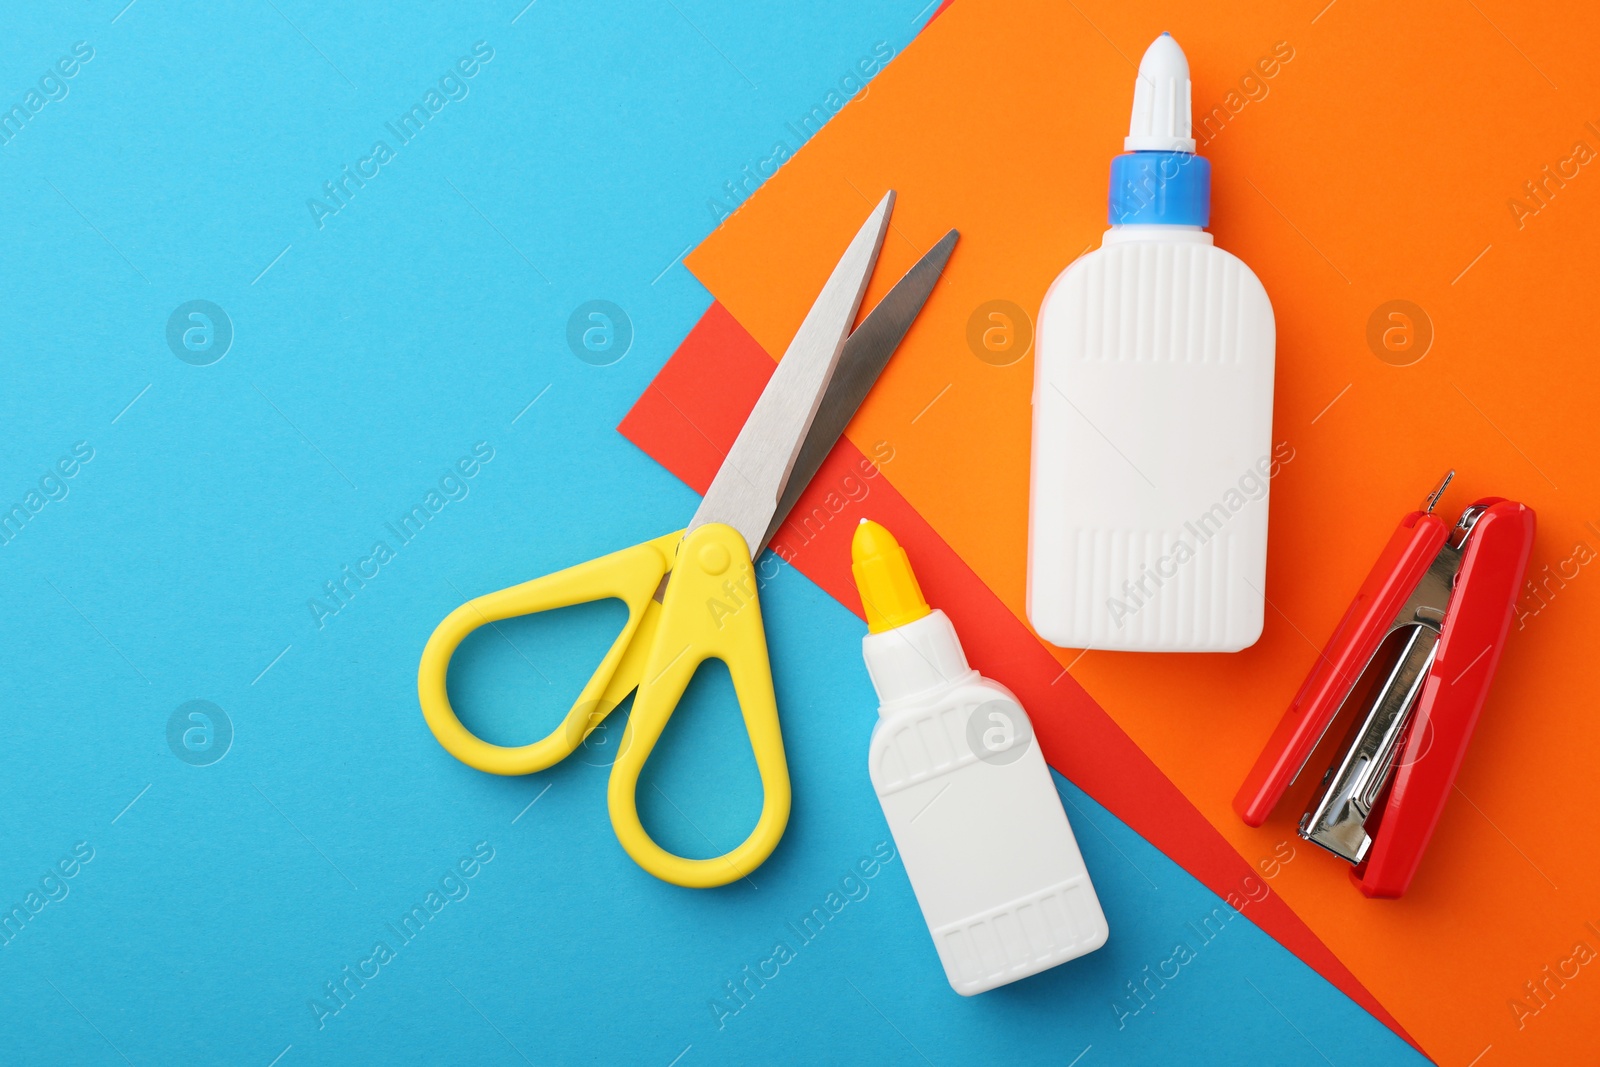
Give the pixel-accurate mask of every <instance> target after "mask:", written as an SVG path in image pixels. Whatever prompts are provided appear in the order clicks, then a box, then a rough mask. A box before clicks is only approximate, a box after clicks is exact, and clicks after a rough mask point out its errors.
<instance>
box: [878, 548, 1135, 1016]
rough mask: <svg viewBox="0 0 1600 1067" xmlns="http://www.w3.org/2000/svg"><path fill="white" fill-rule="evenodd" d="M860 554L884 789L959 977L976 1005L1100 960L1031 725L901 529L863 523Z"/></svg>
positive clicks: (1096, 903)
mask: <svg viewBox="0 0 1600 1067" xmlns="http://www.w3.org/2000/svg"><path fill="white" fill-rule="evenodd" d="M850 556H851V570H852V571H853V572H854V574H855V579H856V588H857V589H858V590H859V591H860V593H861V603H862V606H863V607H864V608H865V609H866V613H867V629H868V631H869V632H868V634H867V636H866V637H865V638H863V639H862V642H861V652H862V655H863V656H864V657H865V658H866V661H867V673H868V674H869V675H871V676H872V685H873V687H874V688H875V689H876V690H877V691H878V700H879V702H880V705H881V706H880V707H879V708H878V715H879V719H878V725H877V729H876V730H874V732H873V734H872V748H871V755H870V757H869V760H868V766H869V769H870V772H871V775H872V786H873V788H874V789H875V790H876V791H877V794H878V801H879V803H881V804H882V805H883V814H884V817H885V818H886V819H887V820H888V822H889V830H890V832H891V833H893V834H894V842H895V846H896V847H897V848H898V849H899V852H900V858H901V861H902V862H903V863H904V864H905V869H906V874H907V875H908V876H910V878H911V888H912V890H913V891H915V893H916V895H917V903H918V905H920V906H921V908H922V918H923V921H925V922H926V923H927V924H928V932H929V933H930V934H932V935H933V944H934V948H935V949H937V950H938V953H939V961H940V962H941V963H943V964H944V973H945V977H946V978H948V979H949V980H950V985H951V986H952V987H953V988H954V989H955V991H956V992H957V993H960V994H961V995H962V996H971V995H972V994H974V993H982V992H983V991H984V990H987V989H993V988H995V987H996V986H1002V985H1005V984H1006V983H1007V982H1014V981H1016V980H1017V979H1019V978H1026V977H1027V976H1028V975H1030V974H1036V973H1038V972H1039V971H1042V970H1045V969H1047V968H1050V967H1054V966H1055V965H1056V964H1058V963H1064V962H1066V961H1067V960H1070V959H1073V958H1074V957H1077V956H1082V955H1083V954H1084V953H1086V952H1093V951H1094V950H1095V949H1097V948H1099V947H1100V946H1101V945H1103V944H1105V943H1106V935H1107V933H1108V928H1107V926H1106V917H1105V913H1104V912H1102V911H1101V910H1100V898H1099V897H1098V896H1096V895H1095V891H1094V885H1093V884H1092V883H1091V882H1090V881H1089V871H1088V869H1087V868H1085V867H1084V865H1083V856H1082V854H1081V853H1079V851H1078V842H1077V839H1076V838H1074V837H1073V836H1072V827H1071V826H1069V825H1068V824H1067V816H1066V813H1065V812H1064V811H1063V810H1062V808H1061V798H1060V795H1059V794H1057V793H1056V790H1055V783H1054V782H1053V781H1052V780H1051V778H1050V771H1049V769H1048V768H1047V767H1046V766H1045V762H1044V756H1043V754H1041V753H1040V751H1039V745H1038V743H1037V742H1036V740H1035V738H1034V736H1033V728H1032V726H1031V724H1030V723H1029V722H1028V715H1027V713H1026V712H1024V711H1023V710H1022V706H1021V705H1020V704H1018V703H1017V698H1016V697H1014V696H1012V695H1011V692H1010V690H1008V689H1006V687H1005V686H1003V685H1000V684H999V683H997V682H992V681H990V680H989V679H987V678H984V677H983V676H981V675H980V674H978V672H977V671H975V670H973V669H972V668H971V667H969V666H968V665H967V657H966V654H965V653H963V652H962V651H961V642H960V641H959V640H957V638H956V631H955V627H953V626H951V625H950V620H949V619H948V618H947V617H946V616H945V614H944V612H942V611H937V610H932V609H930V608H929V607H928V603H927V601H926V600H924V599H923V597H922V590H921V589H920V587H919V586H918V585H917V579H916V576H915V575H914V574H912V572H911V563H910V561H909V560H908V559H907V558H906V553H905V550H904V549H903V548H901V547H900V545H899V544H898V543H897V542H896V541H895V539H894V537H893V535H891V534H890V533H889V531H888V530H886V529H884V528H883V527H882V526H880V525H878V524H877V523H875V522H868V521H867V520H865V519H863V520H862V522H861V525H860V526H858V527H856V532H855V539H854V541H853V542H852V544H851V548H850Z"/></svg>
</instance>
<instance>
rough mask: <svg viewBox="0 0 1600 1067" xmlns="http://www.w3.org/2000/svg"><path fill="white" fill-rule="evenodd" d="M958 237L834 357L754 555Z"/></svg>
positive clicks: (935, 251) (942, 242)
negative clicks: (835, 361) (825, 385)
mask: <svg viewBox="0 0 1600 1067" xmlns="http://www.w3.org/2000/svg"><path fill="white" fill-rule="evenodd" d="M960 237H961V235H960V234H959V233H957V232H956V231H955V230H951V231H950V232H949V233H947V234H945V235H944V236H943V237H941V238H940V239H939V243H938V244H936V245H934V246H933V247H932V248H930V249H929V250H928V254H927V255H925V256H923V257H922V258H921V259H919V260H917V262H916V265H915V266H913V267H912V268H911V269H910V270H908V271H907V272H906V273H905V276H904V277H903V278H901V279H900V280H899V281H898V282H896V283H895V286H894V288H893V289H890V290H889V292H888V294H887V295H885V296H884V298H883V299H882V300H880V301H878V306H877V307H875V308H873V309H872V314H870V315H868V316H867V317H866V318H865V319H864V320H862V323H861V325H860V326H857V327H856V330H855V332H854V333H852V334H851V335H850V339H849V340H848V341H846V342H845V343H844V354H843V355H841V356H840V357H839V366H838V368H837V369H836V370H834V372H833V381H832V382H830V383H829V385H828V391H827V392H826V393H824V394H823V397H822V406H821V407H820V408H818V409H817V417H816V418H815V419H813V420H812V422H811V432H810V433H808V434H806V442H805V444H804V445H802V446H801V448H800V456H799V458H798V459H796V460H795V461H794V470H793V471H792V472H791V473H790V474H789V484H788V486H787V487H786V488H785V489H784V491H783V496H782V498H781V499H779V501H778V509H777V510H776V511H775V512H773V515H772V522H771V524H769V525H768V526H767V533H766V536H765V537H763V538H762V539H761V544H759V545H756V546H755V547H754V549H753V551H754V552H755V553H756V554H757V555H760V554H761V550H762V549H763V548H765V547H766V546H767V543H768V542H770V541H771V540H772V536H773V534H775V533H777V532H778V527H779V526H782V525H783V521H784V519H786V518H788V517H789V511H790V510H791V509H792V508H793V507H794V503H795V501H796V500H799V499H800V494H801V493H803V492H805V490H806V485H807V484H808V483H809V482H810V481H811V479H812V477H813V476H814V475H815V474H816V473H817V469H818V468H819V467H821V466H822V461H823V460H824V459H827V458H828V453H829V452H831V451H833V446H834V445H835V444H837V443H838V441H839V436H840V435H841V434H843V433H844V428H845V427H846V426H848V425H850V420H851V419H853V418H855V414H856V411H857V409H859V408H860V407H861V402H862V401H863V400H865V399H866V398H867V394H868V393H869V392H871V391H872V386H873V385H874V383H876V382H877V380H878V375H880V374H882V373H883V368H884V367H886V366H888V365H889V357H890V356H892V355H894V353H895V350H896V349H897V348H899V347H900V342H901V340H902V339H904V338H905V335H906V331H907V330H909V329H911V324H912V323H913V322H915V321H916V319H917V315H918V314H920V313H921V311H922V305H923V304H925V303H927V302H928V297H929V296H930V295H931V294H932V293H933V287H934V285H935V284H937V283H938V281H939V278H940V276H941V275H942V274H943V272H944V265H945V263H947V262H948V261H949V259H950V253H951V252H953V251H954V250H955V247H956V241H957V240H959V239H960Z"/></svg>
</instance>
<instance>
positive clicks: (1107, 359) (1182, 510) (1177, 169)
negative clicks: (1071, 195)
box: [1028, 33, 1281, 652]
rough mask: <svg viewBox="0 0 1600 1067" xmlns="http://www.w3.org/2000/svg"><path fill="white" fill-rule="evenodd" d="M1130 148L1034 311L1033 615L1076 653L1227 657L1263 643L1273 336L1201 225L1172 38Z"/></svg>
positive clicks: (1255, 285) (1143, 66)
mask: <svg viewBox="0 0 1600 1067" xmlns="http://www.w3.org/2000/svg"><path fill="white" fill-rule="evenodd" d="M1124 147H1125V148H1126V152H1125V154H1123V155H1120V156H1117V157H1116V158H1115V159H1114V160H1112V162H1111V195H1110V209H1109V212H1108V216H1109V221H1110V223H1111V228H1110V229H1109V230H1108V231H1106V234H1105V236H1104V238H1103V239H1102V241H1101V245H1100V247H1099V248H1097V249H1095V250H1094V251H1091V252H1089V253H1087V254H1085V255H1083V256H1082V257H1080V258H1079V259H1078V260H1077V261H1076V262H1074V263H1073V264H1072V265H1071V266H1070V267H1068V268H1067V269H1066V270H1065V271H1064V272H1063V273H1062V274H1061V276H1060V277H1058V278H1057V279H1056V280H1055V283H1054V284H1053V285H1051V287H1050V290H1049V292H1048V293H1047V294H1046V295H1045V298H1044V303H1043V306H1042V307H1041V308H1040V310H1039V328H1038V335H1037V336H1038V343H1037V347H1036V351H1035V357H1034V388H1033V470H1032V491H1031V499H1030V504H1029V521H1028V619H1029V621H1031V622H1032V623H1033V627H1034V629H1035V630H1037V631H1038V633H1039V635H1040V636H1041V637H1043V638H1044V639H1045V640H1047V641H1050V642H1051V643H1053V644H1056V645H1061V646H1064V647H1067V648H1096V649H1120V650H1126V651H1166V652H1236V651H1238V650H1239V649H1242V648H1246V647H1248V646H1249V645H1252V644H1254V643H1255V641H1256V639H1257V638H1258V637H1260V636H1261V624H1262V617H1263V612H1262V602H1263V598H1264V596H1265V591H1266V568H1267V492H1268V482H1269V480H1270V478H1271V477H1272V476H1273V475H1274V474H1275V473H1276V472H1277V470H1278V467H1279V459H1280V458H1281V457H1278V456H1275V455H1274V454H1273V449H1272V377H1273V353H1274V347H1275V338H1276V330H1275V326H1274V322H1273V317H1272V304H1271V303H1270V302H1269V301H1268V299H1267V294H1266V291H1265V290H1264V289H1263V288H1262V287H1261V282H1260V281H1259V280H1257V278H1256V276H1255V275H1254V274H1253V273H1251V271H1250V268H1249V267H1246V266H1245V265H1244V264H1243V263H1241V262H1240V261H1239V260H1238V259H1237V258H1236V257H1234V256H1233V255H1231V254H1229V253H1227V252H1224V251H1223V250H1222V249H1220V248H1218V247H1216V245H1215V244H1213V243H1212V239H1211V235H1210V234H1209V233H1207V232H1206V231H1205V227H1206V226H1207V225H1208V224H1209V223H1210V220H1211V164H1210V163H1208V162H1207V161H1206V160H1205V159H1204V158H1202V157H1200V156H1197V155H1195V142H1194V138H1193V136H1191V129H1190V105H1189V61H1188V60H1187V59H1186V58H1185V57H1184V54H1183V49H1181V48H1179V47H1178V42H1176V41H1174V40H1173V39H1172V37H1171V35H1169V34H1165V33H1164V34H1162V35H1161V36H1160V37H1158V38H1156V40H1155V43H1154V44H1152V45H1151V46H1150V48H1149V49H1148V50H1147V51H1146V52H1145V54H1144V59H1143V61H1142V62H1141V63H1140V64H1139V76H1138V80H1137V81H1136V82H1135V83H1134V91H1133V122H1132V123H1131V125H1130V127H1129V130H1128V137H1127V140H1126V141H1125V142H1124Z"/></svg>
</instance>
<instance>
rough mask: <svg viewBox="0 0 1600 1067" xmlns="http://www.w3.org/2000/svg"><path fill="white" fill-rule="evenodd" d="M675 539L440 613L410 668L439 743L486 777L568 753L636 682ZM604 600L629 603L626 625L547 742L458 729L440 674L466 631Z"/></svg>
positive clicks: (532, 767)
mask: <svg viewBox="0 0 1600 1067" xmlns="http://www.w3.org/2000/svg"><path fill="white" fill-rule="evenodd" d="M682 538H683V531H681V530H680V531H678V532H676V533H671V534H667V535H666V536H665V537H658V538H656V539H655V540H653V541H646V542H644V543H643V544H638V545H634V546H633V547H632V548H625V549H623V550H622V551H620V552H613V553H611V554H610V555H608V556H601V557H600V558H599V559H592V560H590V561H589V562H587V563H580V564H578V565H577V566H575V567H568V568H567V569H566V570H564V571H557V572H556V573H554V574H548V575H546V576H545V577H543V578H535V579H534V580H533V581H531V582H523V583H522V584H521V585H514V586H512V587H511V588H509V589H502V590H500V591H499V592H498V593H489V594H488V595H486V596H480V597H477V598H475V599H473V600H469V601H467V602H466V603H465V604H463V605H461V606H460V607H459V608H456V609H455V610H454V611H452V612H451V613H450V614H448V615H446V616H445V617H444V621H443V622H441V623H439V626H438V628H437V629H435V630H434V631H433V636H432V637H430V638H428V644H427V646H426V647H425V648H423V650H422V663H421V665H420V666H419V667H418V668H417V698H418V700H419V701H421V703H422V714H423V717H424V718H425V719H427V722H428V728H429V729H430V730H432V731H433V736H434V737H436V738H438V740H439V744H441V745H443V746H444V747H445V750H446V751H447V752H449V753H450V754H451V755H452V756H454V757H455V758H456V759H458V760H460V761H461V762H462V763H465V764H467V765H468V766H469V767H476V768H477V769H478V770H480V771H488V772H489V773H491V774H532V773H533V772H534V771H542V770H544V769H545V768H546V767H550V766H552V765H554V764H556V763H559V762H560V761H561V760H563V759H565V758H566V757H567V756H569V755H571V754H572V753H573V751H574V750H576V749H577V747H578V746H579V745H581V744H583V741H584V739H585V738H587V737H588V736H589V733H590V732H591V731H592V730H593V729H594V728H595V727H596V726H598V725H599V724H600V721H601V720H602V719H604V718H605V717H606V716H607V715H608V714H610V713H611V710H612V709H613V708H615V707H616V706H617V705H618V704H619V703H621V702H622V700H623V698H625V697H626V696H627V695H628V693H630V692H631V691H632V690H633V688H634V686H635V685H636V684H637V683H638V681H639V677H640V675H641V673H642V671H643V667H644V660H645V657H646V656H647V654H648V652H649V649H650V647H651V645H652V644H653V642H652V638H653V637H654V636H655V629H656V624H657V621H658V620H659V619H660V616H661V606H660V605H659V604H658V603H656V601H655V599H654V598H655V592H656V589H657V588H659V587H660V585H661V579H662V577H663V576H665V575H666V574H667V572H668V571H670V570H671V569H672V560H673V555H674V551H675V549H676V548H677V545H678V542H679V541H680V540H681V539H682ZM610 597H616V598H617V599H618V600H621V601H622V602H623V603H625V604H627V605H628V621H627V622H625V623H624V624H623V626H622V632H621V633H619V634H618V635H617V639H616V640H615V641H613V642H612V643H611V648H610V649H609V650H608V651H607V652H606V654H605V658H603V659H602V660H601V661H600V666H599V667H598V668H596V669H595V672H594V674H593V675H592V676H591V677H590V678H589V681H588V683H587V684H586V685H585V686H584V687H583V692H581V693H580V694H578V699H577V701H576V702H574V703H573V705H572V709H571V710H570V711H568V712H567V715H566V718H565V719H564V720H562V723H561V725H560V726H557V727H556V728H555V729H554V730H553V731H551V732H550V735H549V736H548V737H545V738H544V739H543V740H540V741H535V742H534V743H533V744H531V745H521V746H518V747H506V746H503V745H491V744H490V743H489V742H487V741H485V740H483V739H482V738H481V737H478V736H477V735H476V734H474V733H473V732H472V731H470V730H468V729H467V728H466V727H465V726H463V725H462V724H461V720H460V719H459V718H457V717H456V713H455V709H454V708H452V707H451V706H450V695H449V693H448V692H447V691H446V689H445V675H446V673H447V672H448V671H449V669H450V657H451V656H452V655H454V654H455V651H456V648H457V646H459V645H460V644H461V642H462V639H464V638H465V637H466V636H467V635H468V634H469V633H471V632H472V631H473V630H476V629H478V628H479V627H480V626H487V625H488V624H489V623H492V622H499V621H500V620H501V619H509V618H511V617H512V616H515V615H532V614H534V613H535V612H540V611H548V610H550V609H552V608H564V607H570V606H572V605H574V604H586V603H588V602H590V601H594V600H605V599H607V598H610Z"/></svg>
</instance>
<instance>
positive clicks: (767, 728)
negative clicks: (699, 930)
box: [606, 523, 790, 889]
mask: <svg viewBox="0 0 1600 1067" xmlns="http://www.w3.org/2000/svg"><path fill="white" fill-rule="evenodd" d="M708 659H719V660H721V661H722V662H723V663H725V664H726V665H727V667H728V674H729V676H730V677H731V678H732V679H733V690H734V693H735V694H736V695H737V696H738V698H739V710H740V711H741V712H742V713H743V714H744V724H745V729H746V730H747V731H748V732H749V734H750V748H751V750H752V751H753V752H754V754H755V758H756V770H757V771H758V772H759V773H760V775H761V788H762V793H763V796H762V801H761V816H760V818H759V819H757V821H756V826H755V829H754V830H752V831H751V832H750V836H749V837H747V838H746V839H745V840H744V842H743V843H742V844H740V845H738V846H737V847H735V848H734V849H733V851H731V852H729V853H728V854H727V855H725V856H719V857H716V858H714V859H703V860H691V859H685V858H683V857H682V856H674V855H673V854H672V853H670V852H668V851H666V850H665V849H663V848H662V847H661V846H660V845H658V844H656V843H655V841H653V840H652V839H651V837H650V835H649V834H648V833H646V832H645V829H644V825H643V824H642V823H641V822H640V821H639V809H638V804H637V796H636V794H637V791H638V787H639V772H640V771H642V770H643V769H644V764H645V760H647V759H648V758H649V757H650V752H651V750H652V749H654V748H655V745H656V741H657V740H659V739H660V737H661V731H662V729H663V728H664V727H665V726H666V725H667V719H669V718H670V717H671V716H672V712H673V709H674V708H676V707H677V704H678V700H679V698H680V697H682V696H683V691H684V689H685V688H687V687H688V685H689V680H690V679H691V678H693V677H694V673H695V669H696V668H697V667H698V666H699V665H700V664H701V663H703V662H704V661H706V660H708ZM606 802H607V806H608V807H609V808H610V809H611V826H612V828H613V829H615V830H616V833H617V840H618V841H620V842H622V847H623V848H624V849H626V850H627V853H628V855H630V856H632V857H633V860H634V862H635V863H637V864H638V865H639V866H641V867H643V868H644V869H645V870H647V871H649V872H650V873H651V874H653V875H655V876H656V877H657V878H660V879H661V880H662V881H666V882H671V883H673V884H674V885H681V886H689V887H691V888H695V889H705V888H709V887H711V886H718V885H726V884H727V883H729V882H732V881H734V880H736V879H739V878H743V877H744V876H745V875H747V874H749V873H750V872H751V871H753V870H755V869H756V868H757V867H759V866H761V864H762V862H763V861H765V860H766V858H767V857H768V856H770V855H772V850H773V849H775V848H777V847H778V841H779V839H780V838H782V837H783V830H784V827H785V826H786V825H787V824H788V822H789V802H790V796H789V767H788V764H787V763H786V762H785V760H784V755H783V735H782V733H781V732H780V731H779V729H778V701H777V697H776V696H775V695H774V694H773V691H772V668H771V665H770V663H769V662H768V659H767V634H766V630H765V628H764V627H763V626H762V623H761V605H760V604H759V603H758V602H757V600H756V576H755V568H754V567H753V566H752V565H751V562H750V550H749V548H748V547H747V546H746V545H745V542H744V538H743V537H741V536H740V535H739V532H738V531H737V530H735V529H734V528H733V527H731V526H725V525H723V524H722V523H707V524H706V525H704V526H700V527H696V528H695V529H694V530H693V531H692V532H691V533H690V534H689V535H688V536H687V537H686V538H684V539H683V542H682V543H681V544H680V545H679V546H678V556H677V561H676V563H675V564H674V566H673V572H672V581H671V582H669V583H668V584H667V592H666V597H665V599H664V601H663V603H662V606H661V619H660V621H659V623H658V624H657V627H656V633H655V640H654V641H652V642H651V643H650V648H649V654H648V656H647V657H646V660H645V663H644V675H643V677H642V678H641V680H640V682H639V692H638V694H637V695H636V696H635V697H634V698H633V712H632V714H630V715H629V716H628V727H627V729H626V730H624V731H623V734H622V743H621V745H620V746H619V748H618V752H617V759H616V762H615V763H614V764H613V765H612V767H611V781H610V784H609V786H608V788H607V791H606Z"/></svg>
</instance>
